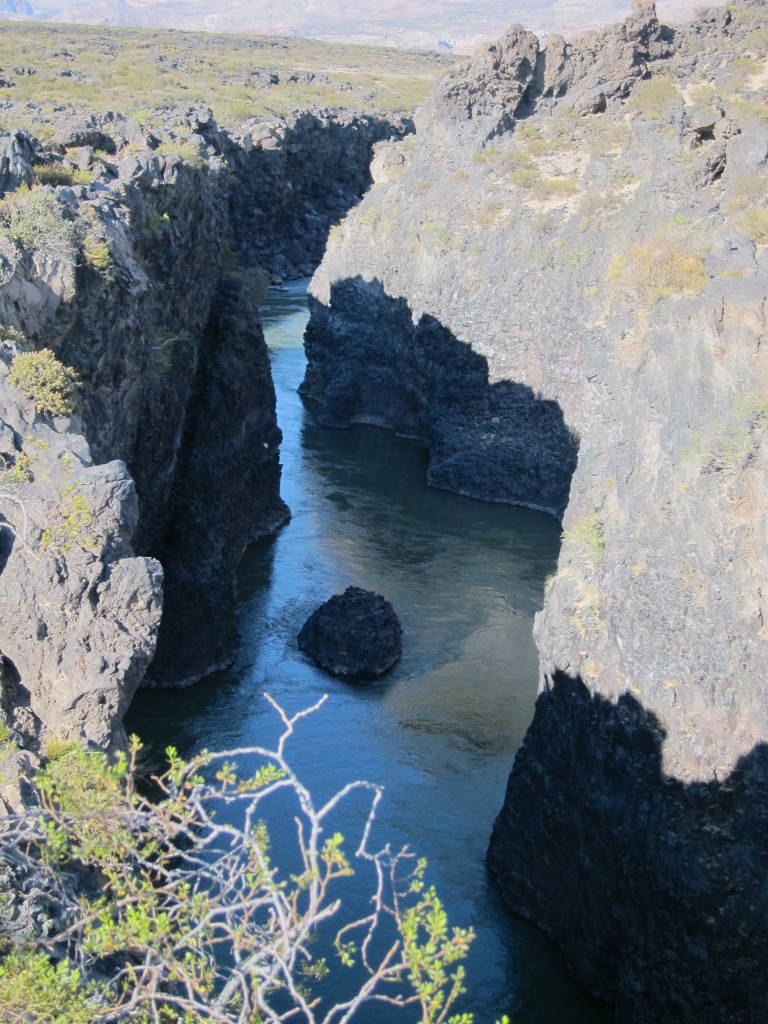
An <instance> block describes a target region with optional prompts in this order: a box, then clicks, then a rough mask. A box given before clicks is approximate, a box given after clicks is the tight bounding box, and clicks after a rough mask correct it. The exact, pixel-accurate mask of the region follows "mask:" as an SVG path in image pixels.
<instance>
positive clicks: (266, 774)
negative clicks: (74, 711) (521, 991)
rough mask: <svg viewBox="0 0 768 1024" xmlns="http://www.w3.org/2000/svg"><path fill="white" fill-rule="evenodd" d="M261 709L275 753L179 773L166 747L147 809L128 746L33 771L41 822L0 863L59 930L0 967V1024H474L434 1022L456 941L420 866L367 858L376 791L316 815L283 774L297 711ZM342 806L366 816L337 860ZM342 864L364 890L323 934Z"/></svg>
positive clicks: (464, 935)
mask: <svg viewBox="0 0 768 1024" xmlns="http://www.w3.org/2000/svg"><path fill="white" fill-rule="evenodd" d="M324 699H325V698H323V700H324ZM320 703H322V701H320V702H319V704H320ZM319 704H318V705H316V706H315V708H313V709H310V710H315V709H316V708H317V707H319ZM275 707H276V710H277V711H278V713H279V714H280V716H281V718H282V721H283V724H284V731H283V735H282V736H281V738H280V740H279V742H278V744H277V746H276V748H275V749H274V750H269V749H266V748H260V747H254V748H250V749H248V750H237V751H230V752H225V753H222V754H216V755H208V754H203V755H200V756H199V757H196V758H194V759H193V760H192V761H189V762H187V761H184V760H183V759H182V758H180V757H179V756H178V755H177V753H176V751H175V750H174V749H173V748H168V751H167V754H168V757H169V761H170V767H169V769H168V771H167V772H166V773H165V774H164V775H162V776H161V777H160V778H158V779H156V780H155V782H156V785H157V788H158V791H159V792H160V793H161V794H162V798H161V799H156V800H155V801H149V800H147V799H145V798H143V797H142V796H141V795H139V794H138V793H137V791H136V788H135V786H134V774H135V766H136V758H137V756H138V754H139V750H140V744H139V743H138V741H135V740H134V741H132V744H131V748H130V753H129V755H128V756H126V755H121V756H119V757H118V758H117V760H116V761H114V762H110V761H109V760H108V758H107V756H106V755H105V754H102V753H90V754H89V753H86V752H85V751H84V750H81V749H80V748H76V749H65V750H62V751H61V752H60V756H59V757H57V759H56V760H55V761H53V762H52V763H51V764H50V765H49V766H48V767H47V768H46V769H45V770H44V771H43V772H41V773H38V776H37V777H36V780H35V782H36V786H37V789H38V793H39V796H40V801H41V806H40V808H38V809H36V810H35V811H34V812H30V813H29V814H27V815H20V816H17V817H15V818H11V819H6V821H5V822H4V827H3V830H2V831H1V832H0V862H2V861H3V860H4V859H5V860H9V861H10V862H11V863H14V864H15V865H16V867H17V868H19V869H21V870H23V871H24V872H25V873H26V875H27V878H28V880H29V881H30V882H33V883H34V884H35V886H38V887H39V888H40V890H41V891H43V892H45V893H46V894H47V896H48V897H49V898H50V899H51V901H52V903H53V904H54V905H55V906H57V908H58V910H57V913H58V920H59V921H62V922H65V923H64V924H63V925H61V927H62V929H63V930H62V931H61V933H60V934H58V935H49V936H46V937H45V938H41V939H40V940H39V942H38V944H37V945H36V946H33V947H31V948H28V949H26V950H22V951H19V950H17V951H14V952H12V953H10V954H9V955H8V956H6V958H5V960H4V961H3V960H1V959H0V1007H2V1014H3V1020H10V1021H13V1022H16V1021H18V1022H24V1024H86V1022H87V1024H91V1022H94V1021H97V1020H105V1021H134V1022H136V1024H149V1022H150V1021H151V1022H161V1024H209V1022H211V1021H217V1022H219V1024H242V1022H245V1021H249V1022H253V1024H255V1022H257V1021H258V1022H259V1024H266V1022H272V1024H277V1022H282V1021H296V1022H304V1024H331V1022H332V1021H334V1022H335V1021H339V1020H342V1019H343V1020H351V1019H352V1018H353V1017H356V1016H357V1011H358V1010H359V1009H360V1008H362V1007H364V1006H365V1004H366V1003H368V1002H370V1001H374V1000H377V999H382V1000H384V1001H385V1002H387V1003H388V1004H390V1005H392V1006H393V1007H394V1006H405V1007H409V1006H410V1007H412V1008H413V1009H414V1010H416V1011H417V1012H418V1014H419V1020H420V1021H421V1024H472V1015H471V1014H459V1015H456V1014H453V1015H451V1012H450V1011H451V1007H452V1006H453V1005H454V1003H455V1001H456V999H457V998H458V996H459V995H460V994H461V993H463V991H464V970H463V967H462V965H461V961H462V960H463V959H464V957H465V956H466V953H467V951H468V948H469V946H470V944H471V942H472V940H473V938H474V936H473V933H472V931H471V929H463V928H455V927H454V928H451V927H449V924H448V920H447V917H446V913H445V910H444V908H443V906H442V904H441V903H440V900H439V899H438V897H437V894H436V892H435V890H434V889H433V888H432V887H431V886H428V885H426V883H425V880H424V874H425V867H426V866H425V863H424V862H423V861H420V860H419V861H415V862H414V861H413V858H412V855H411V854H409V853H408V852H407V851H406V850H403V851H400V852H399V853H394V852H392V851H391V849H390V848H389V847H388V846H387V847H385V848H383V849H382V850H380V851H378V852H373V851H371V850H369V847H368V844H369V841H370V833H371V827H372V825H373V821H374V817H375V813H376V808H377V805H378V802H379V799H380V797H381V790H380V789H379V788H378V787H376V786H373V785H371V784H370V783H367V782H359V781H358V782H352V783H350V784H348V785H347V786H345V787H344V788H343V789H342V790H341V791H339V793H337V794H336V795H335V796H333V797H331V798H330V800H327V801H326V802H324V803H323V805H322V806H320V807H318V806H316V805H315V803H314V801H313V799H312V796H311V794H310V793H309V791H308V790H307V789H306V787H305V786H304V785H303V784H302V783H301V781H300V780H299V779H298V778H297V776H296V775H295V774H294V772H293V770H292V769H291V767H290V765H289V763H288V762H287V760H286V758H285V745H286V742H287V740H289V739H290V737H291V736H292V735H293V733H294V729H295V727H296V725H297V724H298V723H299V721H300V720H301V719H302V718H303V717H305V716H306V714H307V713H308V712H307V711H303V712H299V713H298V714H296V715H294V716H293V717H291V718H289V717H288V716H287V715H286V714H285V713H284V712H283V711H282V709H280V708H277V706H276V705H275ZM254 758H255V759H256V760H255V761H254V760H253V759H254ZM242 761H247V762H250V764H251V766H250V767H249V769H248V770H247V772H245V773H242V772H241V771H240V770H239V768H238V763H239V762H242ZM254 764H257V765H259V766H258V767H256V768H255V770H254V767H253V765H254ZM351 794H356V795H357V798H360V797H362V796H363V795H364V794H367V797H368V800H369V811H368V814H367V816H364V817H363V819H362V820H361V838H360V840H359V843H358V845H357V849H356V852H355V853H354V854H353V855H352V854H348V853H347V852H346V851H345V848H344V840H343V838H342V836H341V835H340V834H339V833H338V832H335V831H334V830H333V827H332V821H333V816H334V815H335V813H336V811H337V808H338V807H339V805H340V804H341V802H342V801H344V800H345V799H346V798H347V797H348V796H349V795H351ZM286 801H289V802H290V806H291V814H293V813H295V814H296V818H295V822H296V829H295V833H294V837H295V844H296V851H294V852H295V853H296V854H297V856H296V857H294V867H293V870H292V871H291V870H288V871H285V870H281V868H280V866H279V865H278V864H276V863H275V862H274V860H273V858H272V854H271V852H270V851H269V834H268V830H267V825H266V824H265V819H268V818H269V815H270V814H272V815H273V816H274V815H275V814H277V815H278V816H280V817H282V816H283V815H284V813H285V806H286ZM294 807H295V811H294V809H293V808H294ZM357 865H359V866H360V868H361V869H362V870H365V871H366V872H369V873H370V875H371V881H372V889H373V895H372V899H371V901H370V903H369V904H368V906H367V907H366V908H365V909H364V910H362V916H360V917H356V916H354V915H353V916H352V917H351V919H350V918H347V919H346V920H341V923H339V920H338V918H343V916H344V904H343V899H344V896H345V894H346V892H347V884H348V882H347V880H348V879H349V878H350V876H352V875H353V874H354V872H355V867H356V866H357ZM84 869H88V871H87V872H86V873H85V874H86V876H87V875H88V874H90V877H96V878H98V879H99V880H100V883H101V884H100V885H99V886H98V887H91V888H89V889H88V891H85V892H83V891H79V892H78V891H75V890H74V889H73V886H72V880H73V878H77V877H81V878H82V877H84ZM54 950H55V951H56V953H57V957H58V959H59V960H60V964H59V966H57V967H53V966H52V965H51V960H50V953H51V952H52V951H54ZM324 954H325V955H324ZM331 958H333V960H332V961H331V962H333V961H335V960H337V961H338V964H337V967H336V968H335V971H337V972H339V973H340V974H342V975H343V976H344V978H345V981H344V982H343V983H342V984H343V985H346V986H347V987H346V990H345V995H344V996H343V1000H342V1001H341V1002H334V999H336V998H338V992H339V989H338V988H334V989H333V994H332V993H331V990H329V989H328V987H327V986H326V987H324V985H323V979H324V977H325V976H326V975H328V974H329V973H330V972H331V971H332V970H333V968H332V967H331V966H330V963H329V960H331ZM351 967H354V968H355V971H356V975H352V974H351V973H348V972H347V969H348V968H351ZM393 1012H394V1010H393ZM393 1019H394V1018H393ZM411 1019H412V1018H411Z"/></svg>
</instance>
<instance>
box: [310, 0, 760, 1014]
mask: <svg viewBox="0 0 768 1024" xmlns="http://www.w3.org/2000/svg"><path fill="white" fill-rule="evenodd" d="M764 17H765V10H764V6H763V5H761V4H757V3H742V4H737V5H733V6H731V7H729V8H728V9H727V10H726V9H719V10H718V9H715V10H712V11H705V12H703V13H702V14H701V15H700V16H699V17H698V19H697V20H696V21H695V22H693V23H692V24H690V25H688V26H685V27H683V28H680V29H672V28H669V27H666V26H664V25H662V24H660V23H659V21H658V19H657V18H656V14H655V9H654V7H653V5H652V4H648V3H636V4H635V6H634V9H633V14H632V16H631V17H630V18H629V19H628V20H627V21H626V22H625V23H624V24H622V25H617V26H613V27H611V28H609V29H607V30H604V31H602V32H599V33H593V34H589V35H586V36H584V37H581V38H579V39H576V40H572V41H566V40H564V39H562V38H560V37H556V36H553V37H550V38H549V39H548V40H547V41H546V44H544V45H542V44H541V43H540V42H539V40H538V39H537V38H536V37H535V36H534V35H533V34H532V33H530V32H527V31H526V30H524V29H523V28H522V27H520V26H514V27H512V28H511V29H510V30H509V31H508V32H507V33H506V35H505V36H504V37H503V38H502V39H501V40H500V41H499V42H498V43H497V44H495V45H493V46H491V47H489V48H487V50H485V51H484V52H483V53H481V54H479V55H478V56H477V57H476V58H475V59H474V60H473V61H472V62H471V63H470V64H468V65H467V66H466V67H465V68H463V69H460V70H458V71H456V72H453V73H451V74H450V75H448V76H447V78H446V79H444V80H443V82H442V83H441V84H439V85H438V86H437V88H436V90H435V91H434V93H433V96H432V98H431V100H430V102H429V103H428V104H427V106H426V107H425V108H424V109H422V110H421V111H419V112H418V115H417V133H416V138H415V140H406V141H405V142H402V143H399V144H398V145H387V146H384V147H381V148H380V150H379V151H378V154H377V158H376V160H375V161H374V174H375V177H376V185H375V186H374V188H373V189H372V190H371V191H370V193H369V194H368V195H367V196H366V198H365V200H364V201H363V203H362V204H361V205H360V206H359V207H358V208H356V209H355V210H354V211H353V212H352V214H351V215H350V216H349V217H348V218H347V219H346V220H345V221H344V222H343V223H342V224H341V225H340V227H339V228H338V229H336V230H335V231H334V232H332V236H331V240H330V243H329V247H328V250H327V252H326V256H325V258H324V261H323V264H322V265H321V267H320V269H319V271H318V272H317V274H316V275H315V278H314V280H313V284H312V289H311V291H312V294H313V296H314V300H313V303H312V307H311V308H312V317H311V321H310V325H309V328H308V332H307V352H308V357H309V366H308V369H307V374H306V378H305V381H304V383H303V385H302V391H303V394H304V395H305V397H306V399H307V401H308V402H309V404H310V405H311V407H312V408H313V410H314V411H315V412H316V414H317V416H318V418H319V419H320V421H321V422H327V423H332V424H336V425H342V424H344V423H350V422H354V421H368V422H375V423H380V424H382V425H385V426H389V427H392V428H394V429H395V430H398V431H400V432H401V433H403V434H407V435H410V436H414V437H418V438H419V439H421V440H422V441H424V443H425V444H427V445H428V446H429V448H430V467H429V478H430V481H431V482H432V483H433V484H435V485H437V486H443V487H448V488H451V489H454V490H457V491H461V492H463V493H466V494H471V495H474V496H477V497H482V498H486V499H490V500H500V501H508V502H513V503H518V504H525V505H530V506H532V507H538V508H542V509H545V510H547V511H549V512H551V513H552V514H554V515H556V516H558V517H559V518H560V519H561V521H562V523H563V529H564V534H563V546H562V551H561V555H560V560H559V566H558V572H557V574H556V576H555V577H554V579H552V580H551V581H550V582H549V585H548V587H547V590H546V595H545V601H544V607H543V610H542V612H541V613H540V614H539V616H538V617H537V621H536V627H535V634H536V640H537V644H538V646H539V650H540V654H541V686H540V690H541V692H540V697H539V701H538V705H537V711H536V717H535V720H534V723H533V725H532V727H531V730H530V732H529V735H528V737H527V739H526V742H525V745H524V747H523V749H522V751H521V752H520V754H519V755H518V758H517V760H516V763H515V767H514V769H513V772H512V776H511V779H510V788H509V792H508V795H507V800H506V802H505V805H504V809H503V810H502V812H501V814H500V816H499V819H498V821H497V824H496V828H495V830H494V836H493V839H492V843H491V848H490V853H489V862H490V865H491V867H492V870H493V871H494V873H495V874H496V876H497V877H498V878H499V881H500V883H501V886H502V890H503V893H504V896H505V898H506V899H507V901H508V902H509V904H510V905H511V906H512V907H514V908H516V909H518V910H520V911H521V912H523V913H525V914H526V915H527V916H529V917H531V918H533V919H534V920H535V921H537V922H538V923H539V924H540V925H541V926H542V927H544V928H545V929H546V930H547V931H549V933H550V934H552V935H553V936H554V937H555V938H556V939H557V941H558V942H559V943H560V944H561V945H562V946H563V948H564V949H565V951H566V954H567V955H568V957H569V959H570V961H571V963H572V964H573V966H574V968H575V970H576V971H577V973H579V975H580V976H581V977H582V978H583V980H584V981H585V982H586V983H587V984H588V985H589V986H590V987H591V988H592V989H593V990H595V991H597V992H599V993H600V994H602V995H604V996H606V997H607V998H610V999H613V1000H615V1001H616V1003H617V1007H618V1010H617V1017H618V1019H621V1020H622V1021H641V1020H649V1021H650V1020H660V1019H674V1020H680V1021H683V1020H691V1021H693V1020H697V1021H698V1022H701V1021H705V1020H706V1021H709V1020H712V1021H720V1020H729V1021H735V1020H739V1021H745V1022H746V1021H754V1020H760V1019H764V1017H765V1016H766V985H765V981H764V979H765V977H766V972H765V968H766V962H765V957H766V953H765V950H766V948H768V944H767V943H766V939H767V938H768V936H767V935H766V933H765V929H766V925H765V918H764V913H763V911H762V909H761V908H762V907H763V906H764V897H763V896H762V895H761V893H763V887H764V879H765V877H766V876H765V864H766V856H767V854H768V847H767V846H766V844H765V842H764V841H763V840H757V839H756V835H758V834H762V835H763V836H764V835H765V834H766V833H765V826H766V823H767V822H766V817H765V813H766V811H765V793H766V791H768V775H767V774H766V772H765V762H764V757H763V756H762V754H761V751H762V750H763V749H764V746H763V744H764V741H765V739H766V738H767V737H768V702H767V699H766V692H765V686H764V682H765V666H766V665H768V630H767V629H766V623H765V616H766V606H765V585H766V583H765V581H766V579H767V578H768V559H767V558H766V552H767V551H768V514H767V513H768V486H767V483H766V481H767V479H768V472H767V470H768V466H767V465H766V460H767V455H766V452H767V448H766V444H765V437H766V430H768V357H767V356H766V351H767V347H766V319H765V310H766V292H767V288H768V248H767V247H766V246H767V243H768V220H766V198H767V197H768V173H767V170H768V121H766V106H765V83H766V81H767V80H768V65H767V63H766V57H768V46H767V45H766V38H768V27H766V24H765V21H764ZM638 851H642V855H641V854H640V853H639V852H638ZM630 853H631V857H630ZM737 865H738V867H737ZM641 869H642V870H641ZM671 907H674V908H676V909H675V910H674V911H672V910H670V908H671ZM712 964H718V965H719V966H718V968H717V969H712V970H710V965H712ZM705 965H706V966H705ZM758 979H759V980H758ZM726 993H731V994H730V995H728V996H727V997H726Z"/></svg>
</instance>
